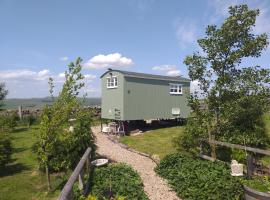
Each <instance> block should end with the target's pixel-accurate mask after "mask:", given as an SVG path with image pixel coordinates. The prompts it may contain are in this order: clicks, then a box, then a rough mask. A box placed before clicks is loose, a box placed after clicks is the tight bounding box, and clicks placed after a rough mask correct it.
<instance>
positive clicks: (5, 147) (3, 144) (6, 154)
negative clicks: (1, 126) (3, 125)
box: [0, 131, 12, 168]
mask: <svg viewBox="0 0 270 200" xmlns="http://www.w3.org/2000/svg"><path fill="white" fill-rule="evenodd" d="M11 154H12V146H11V140H10V138H9V135H8V133H6V132H3V131H0V168H3V167H5V165H6V164H7V163H8V162H9V161H10V159H11Z"/></svg>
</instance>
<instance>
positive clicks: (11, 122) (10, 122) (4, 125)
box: [0, 112, 19, 131]
mask: <svg viewBox="0 0 270 200" xmlns="http://www.w3.org/2000/svg"><path fill="white" fill-rule="evenodd" d="M18 121H19V116H18V114H17V113H16V112H13V113H11V114H9V115H1V116H0V129H1V130H2V131H3V130H5V131H12V130H13V129H14V128H15V126H16V125H17V123H18Z"/></svg>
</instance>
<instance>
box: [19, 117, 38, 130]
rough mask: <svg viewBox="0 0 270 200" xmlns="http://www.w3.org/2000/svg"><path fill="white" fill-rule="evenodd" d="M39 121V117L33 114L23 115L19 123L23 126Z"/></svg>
mask: <svg viewBox="0 0 270 200" xmlns="http://www.w3.org/2000/svg"><path fill="white" fill-rule="evenodd" d="M39 123H40V117H38V116H34V115H33V114H30V115H27V116H24V117H23V119H22V120H21V121H20V125H23V126H28V127H30V126H32V125H34V124H39Z"/></svg>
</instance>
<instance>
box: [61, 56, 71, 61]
mask: <svg viewBox="0 0 270 200" xmlns="http://www.w3.org/2000/svg"><path fill="white" fill-rule="evenodd" d="M59 59H60V60H61V61H68V59H69V58H68V57H67V56H63V57H61V58H59Z"/></svg>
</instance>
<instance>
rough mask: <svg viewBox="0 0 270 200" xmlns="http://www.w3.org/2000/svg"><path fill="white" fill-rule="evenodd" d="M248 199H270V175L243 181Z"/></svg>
mask: <svg viewBox="0 0 270 200" xmlns="http://www.w3.org/2000/svg"><path fill="white" fill-rule="evenodd" d="M243 185H244V192H245V199H246V200H254V199H258V200H270V180H269V177H268V176H264V177H256V178H252V179H248V180H244V181H243Z"/></svg>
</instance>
